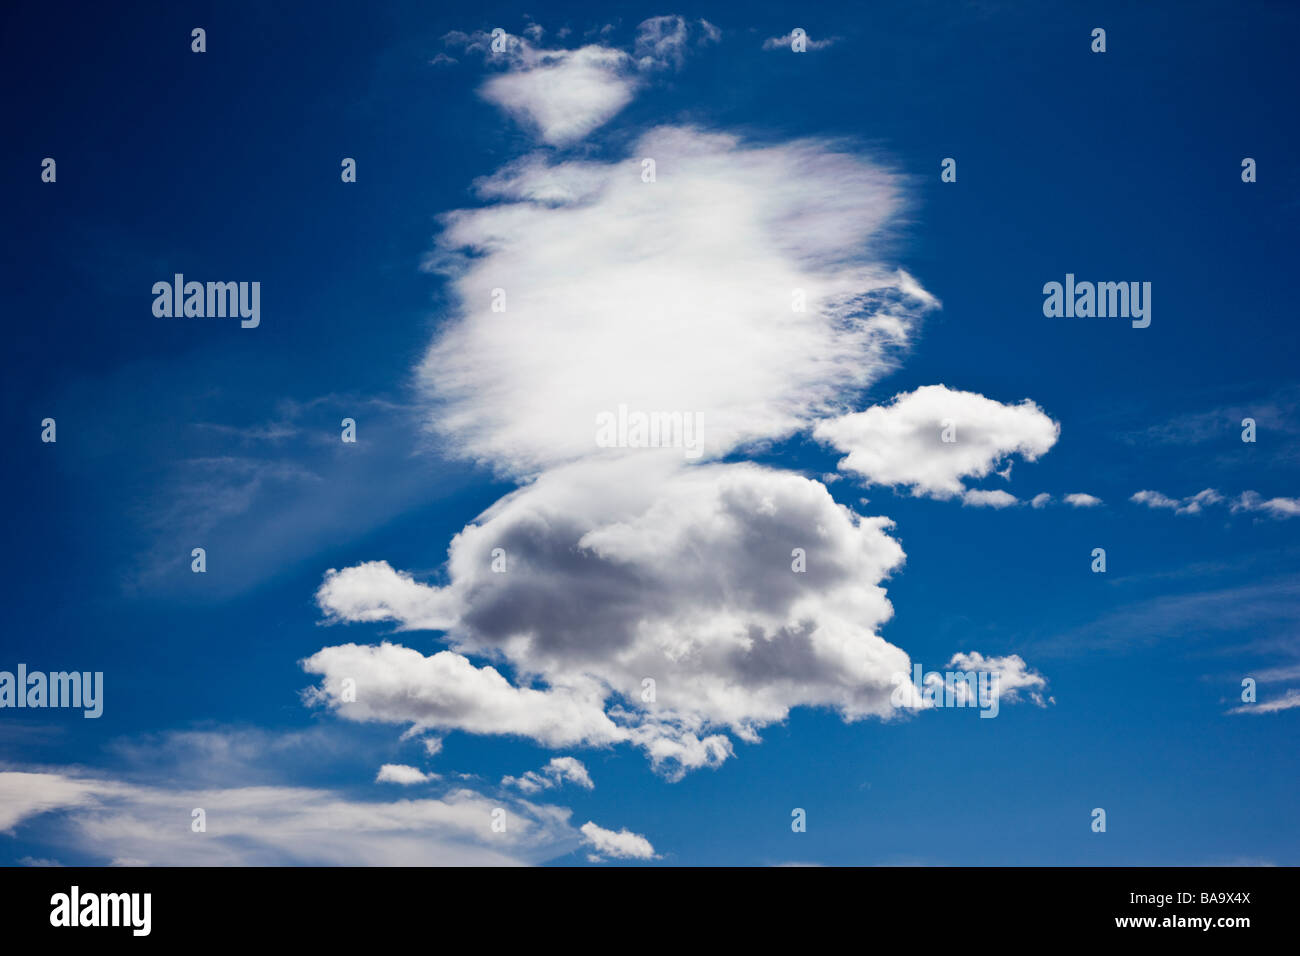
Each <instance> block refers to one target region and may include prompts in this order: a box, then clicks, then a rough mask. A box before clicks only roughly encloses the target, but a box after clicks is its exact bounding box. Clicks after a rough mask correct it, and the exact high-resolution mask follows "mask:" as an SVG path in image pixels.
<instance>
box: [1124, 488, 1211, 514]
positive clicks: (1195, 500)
mask: <svg viewBox="0 0 1300 956" xmlns="http://www.w3.org/2000/svg"><path fill="white" fill-rule="evenodd" d="M1129 500H1130V501H1133V502H1136V503H1137V504H1140V505H1146V506H1147V507H1148V508H1161V509H1168V510H1171V511H1173V512H1174V513H1175V514H1180V515H1194V514H1200V513H1201V511H1202V509H1203V508H1204V507H1205V506H1206V505H1215V504H1218V503H1219V502H1221V501H1223V495H1221V494H1219V493H1218V492H1217V491H1215V490H1214V489H1213V488H1206V489H1205V490H1204V491H1198V492H1197V493H1196V494H1194V495H1189V496H1188V497H1186V498H1170V497H1169V496H1168V495H1164V494H1161V493H1160V492H1158V491H1139V492H1137V493H1136V494H1134V495H1133V496H1132V497H1131V498H1129Z"/></svg>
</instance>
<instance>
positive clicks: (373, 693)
mask: <svg viewBox="0 0 1300 956" xmlns="http://www.w3.org/2000/svg"><path fill="white" fill-rule="evenodd" d="M302 666H303V669H304V670H306V671H307V672H308V673H311V674H321V675H323V680H322V682H321V684H320V685H319V686H318V687H315V688H312V689H311V690H310V691H309V692H308V694H307V699H308V702H309V703H322V704H325V705H328V706H330V707H332V708H333V709H334V710H335V711H336V712H337V713H338V714H339V715H340V716H342V717H346V718H347V719H349V720H356V721H378V722H381V723H409V724H411V725H413V727H414V728H416V729H424V728H433V727H437V728H448V729H457V730H464V731H468V732H469V733H474V734H512V735H517V736H522V737H529V738H531V739H533V740H536V741H538V742H539V743H543V744H546V745H547V746H552V747H563V746H568V745H572V744H591V745H600V744H607V743H612V742H614V741H618V740H623V739H626V738H625V735H624V734H623V733H622V732H621V731H620V730H619V728H618V727H616V726H615V725H614V723H613V722H612V721H611V720H610V719H609V718H608V717H607V716H606V715H605V712H604V710H603V709H602V706H601V704H602V702H603V697H602V696H601V695H600V693H599V691H597V690H596V689H595V688H591V687H589V688H588V689H587V690H586V692H585V693H583V692H580V691H578V690H575V689H573V688H569V687H564V688H555V689H550V690H536V689H533V688H531V687H515V686H514V685H513V684H511V683H510V682H509V681H507V680H506V679H505V678H504V677H502V676H501V674H500V673H498V672H497V670H496V669H495V668H493V667H490V666H488V667H476V666H475V665H474V664H473V663H471V662H470V660H469V659H468V658H466V657H464V656H463V655H461V654H456V653H453V652H452V651H439V652H438V653H436V654H434V655H432V656H431V657H425V656H424V655H423V654H421V653H420V652H419V651H417V650H413V649H411V648H409V647H402V646H401V645H398V644H390V643H388V642H384V643H383V644H380V645H379V646H377V647H375V646H369V645H357V644H343V645H340V646H337V647H326V648H323V649H322V650H320V651H318V652H316V653H315V654H313V655H312V656H311V657H309V658H307V659H306V660H304V661H303V662H302ZM349 680H352V681H355V685H354V686H355V694H356V699H355V700H351V696H352V695H351V693H350V690H351V686H350V685H348V684H347V683H346V682H347V681H349Z"/></svg>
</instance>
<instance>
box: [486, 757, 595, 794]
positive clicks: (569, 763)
mask: <svg viewBox="0 0 1300 956" xmlns="http://www.w3.org/2000/svg"><path fill="white" fill-rule="evenodd" d="M565 782H568V783H572V784H575V785H577V786H579V787H582V788H583V789H585V790H591V789H593V788H594V787H595V786H596V785H595V784H594V783H592V781H591V774H589V773H588V772H587V768H586V767H585V766H583V763H582V761H581V760H578V759H577V758H576V757H553V758H552V759H551V761H550V763H548V764H547V765H546V766H545V767H543V768H542V769H541V770H529V771H528V772H527V773H525V774H523V775H522V776H519V777H503V778H502V779H501V786H503V787H515V788H516V789H518V790H522V791H523V792H524V793H537V792H538V791H540V790H550V789H552V788H554V787H558V786H560V785H561V784H563V783H565Z"/></svg>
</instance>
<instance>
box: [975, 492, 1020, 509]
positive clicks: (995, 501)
mask: <svg viewBox="0 0 1300 956" xmlns="http://www.w3.org/2000/svg"><path fill="white" fill-rule="evenodd" d="M961 503H962V504H963V505H969V506H972V507H976V508H998V509H1001V508H1010V507H1011V506H1012V505H1018V504H1020V500H1019V499H1018V498H1017V497H1016V496H1015V495H1013V494H1011V493H1010V492H1006V491H1002V490H1000V489H997V490H992V491H985V490H983V489H979V488H973V489H971V490H970V491H968V492H966V493H965V494H963V495H962V496H961Z"/></svg>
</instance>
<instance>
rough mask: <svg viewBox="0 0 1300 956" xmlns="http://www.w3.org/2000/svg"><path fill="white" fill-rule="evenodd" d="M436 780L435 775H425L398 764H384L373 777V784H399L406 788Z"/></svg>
mask: <svg viewBox="0 0 1300 956" xmlns="http://www.w3.org/2000/svg"><path fill="white" fill-rule="evenodd" d="M437 779H438V775H437V774H435V773H425V772H424V771H423V770H420V769H419V768H417V767H408V766H406V765H405V764H400V763H386V764H384V765H383V766H382V767H380V768H379V773H378V774H376V775H375V783H400V784H402V785H403V786H407V787H409V786H411V785H412V784H417V783H428V782H429V781H431V780H437Z"/></svg>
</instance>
